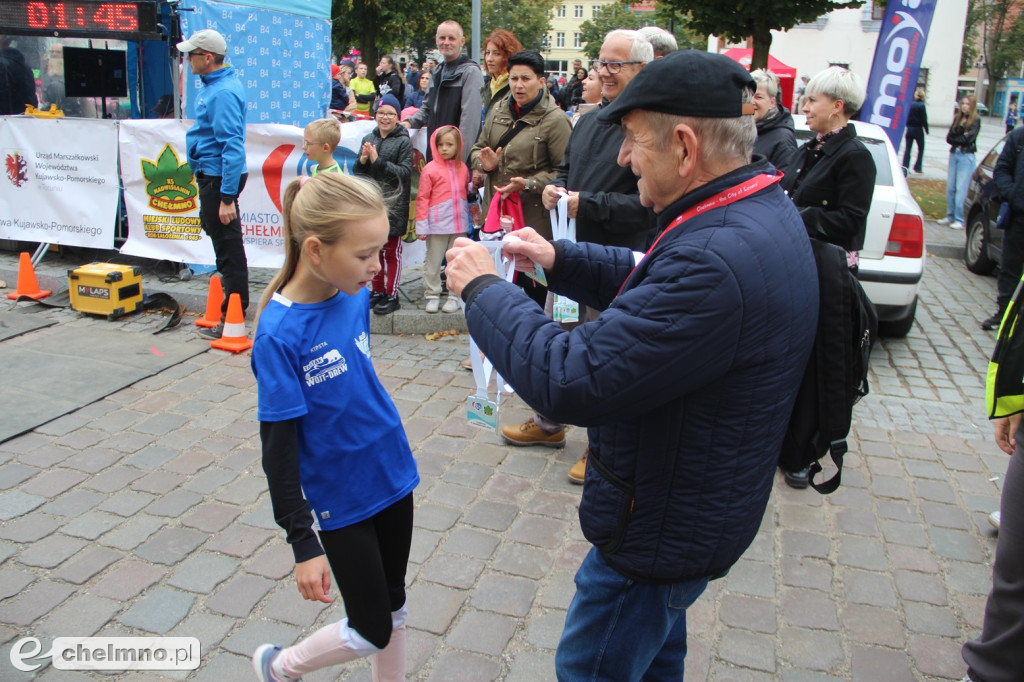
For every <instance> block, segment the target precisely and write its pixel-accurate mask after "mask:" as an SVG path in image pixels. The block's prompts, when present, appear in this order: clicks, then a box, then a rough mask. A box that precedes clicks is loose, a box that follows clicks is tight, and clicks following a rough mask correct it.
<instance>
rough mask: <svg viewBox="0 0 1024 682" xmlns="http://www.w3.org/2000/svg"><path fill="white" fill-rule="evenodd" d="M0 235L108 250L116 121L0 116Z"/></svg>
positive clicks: (113, 210) (114, 198)
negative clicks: (0, 170) (0, 169)
mask: <svg viewBox="0 0 1024 682" xmlns="http://www.w3.org/2000/svg"><path fill="white" fill-rule="evenodd" d="M0 154H2V156H3V158H4V182H3V183H2V186H3V188H4V190H3V191H2V192H0V237H3V238H5V239H16V240H21V241H30V242H44V243H50V244H63V245H66V246H83V247H89V248H98V249H111V248H113V246H114V228H115V224H116V222H117V191H118V188H117V124H116V123H115V122H114V121H103V120H93V119H52V120H42V119H37V118H32V117H29V116H0Z"/></svg>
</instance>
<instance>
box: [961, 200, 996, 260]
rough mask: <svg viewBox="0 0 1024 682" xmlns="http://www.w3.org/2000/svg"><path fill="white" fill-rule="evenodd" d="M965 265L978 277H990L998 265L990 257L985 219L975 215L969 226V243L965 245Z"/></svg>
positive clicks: (978, 214) (977, 214)
mask: <svg viewBox="0 0 1024 682" xmlns="http://www.w3.org/2000/svg"><path fill="white" fill-rule="evenodd" d="M964 263H965V264H966V265H967V269H968V270H970V271H971V272H973V273H975V274H977V275H989V274H991V273H992V271H993V270H994V269H995V267H996V264H995V263H994V262H993V261H992V259H991V258H989V257H988V239H986V238H985V219H984V218H983V217H982V215H981V213H975V214H974V216H972V217H971V220H970V223H969V224H968V225H967V241H966V242H965V243H964Z"/></svg>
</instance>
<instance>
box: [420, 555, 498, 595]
mask: <svg viewBox="0 0 1024 682" xmlns="http://www.w3.org/2000/svg"><path fill="white" fill-rule="evenodd" d="M483 570H484V563H483V562H482V561H476V560H474V559H466V558H464V557H459V556H455V555H451V554H441V555H439V556H435V557H434V558H433V559H432V560H431V561H430V562H429V563H427V565H426V566H424V567H423V569H422V570H421V571H420V577H422V578H423V579H425V580H429V581H431V582H434V583H438V584H441V585H447V586H448V587H454V588H456V589H462V590H465V589H469V588H470V587H472V586H473V584H474V583H475V582H476V580H477V578H478V577H479V576H480V573H481V572H482V571H483Z"/></svg>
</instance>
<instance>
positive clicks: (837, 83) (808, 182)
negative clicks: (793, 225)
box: [782, 66, 875, 268]
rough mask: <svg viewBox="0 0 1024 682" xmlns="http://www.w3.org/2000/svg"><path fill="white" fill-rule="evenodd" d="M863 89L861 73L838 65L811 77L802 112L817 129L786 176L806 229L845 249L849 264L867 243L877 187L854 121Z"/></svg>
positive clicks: (785, 184) (784, 185)
mask: <svg viewBox="0 0 1024 682" xmlns="http://www.w3.org/2000/svg"><path fill="white" fill-rule="evenodd" d="M864 92H865V91H864V84H863V82H862V81H861V79H860V78H859V77H858V76H857V75H856V74H855V73H853V72H851V71H848V70H846V69H844V68H841V67H838V66H833V67H830V68H828V69H825V70H824V71H822V72H821V73H819V74H818V75H817V76H815V77H814V78H812V79H811V81H810V82H809V83H808V84H807V90H806V92H805V95H804V96H805V98H806V102H805V103H804V106H803V110H802V113H803V114H804V116H806V117H807V127H808V128H810V129H811V130H812V131H813V132H815V133H817V135H816V136H815V137H814V138H812V139H810V140H808V141H807V142H805V143H804V144H803V146H801V147H800V148H799V149H797V150H796V153H795V154H794V155H793V157H792V158H791V159H790V161H789V163H788V164H787V166H786V168H785V172H786V177H785V178H783V180H782V189H784V190H786V193H787V194H788V195H789V198H790V199H792V200H793V203H794V204H796V207H797V209H798V210H799V211H800V217H801V218H803V221H804V226H805V227H806V228H807V234H808V235H810V236H811V237H814V238H815V239H820V240H822V241H826V242H829V243H832V244H837V245H839V246H841V247H843V248H844V249H846V251H847V259H848V261H849V263H850V267H851V268H854V267H856V265H857V252H858V251H859V250H860V249H861V248H862V247H863V246H864V231H865V229H866V228H867V217H868V210H869V209H870V208H871V198H872V196H873V195H874V192H875V162H874V160H873V159H872V158H871V152H869V151H868V149H867V147H865V146H864V144H863V143H862V142H861V141H860V140H858V139H857V129H856V128H855V127H854V125H853V124H852V123H850V117H851V116H853V114H855V113H857V111H859V110H860V106H861V104H863V103H864Z"/></svg>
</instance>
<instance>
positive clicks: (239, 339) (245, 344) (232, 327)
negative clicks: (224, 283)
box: [210, 294, 252, 353]
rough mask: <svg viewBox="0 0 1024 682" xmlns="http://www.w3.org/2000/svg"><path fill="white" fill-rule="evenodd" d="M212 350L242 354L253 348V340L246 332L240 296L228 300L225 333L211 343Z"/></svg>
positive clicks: (232, 295) (234, 295) (233, 296)
mask: <svg viewBox="0 0 1024 682" xmlns="http://www.w3.org/2000/svg"><path fill="white" fill-rule="evenodd" d="M210 348H216V349H218V350H227V351H231V352H232V353H241V352H242V351H243V350H249V349H250V348H252V339H250V338H249V337H248V336H247V335H246V332H245V316H244V315H243V314H242V299H241V297H240V296H239V295H238V294H231V297H230V298H228V316H227V319H225V320H224V333H223V334H221V337H220V338H219V339H215V340H213V341H210Z"/></svg>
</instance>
